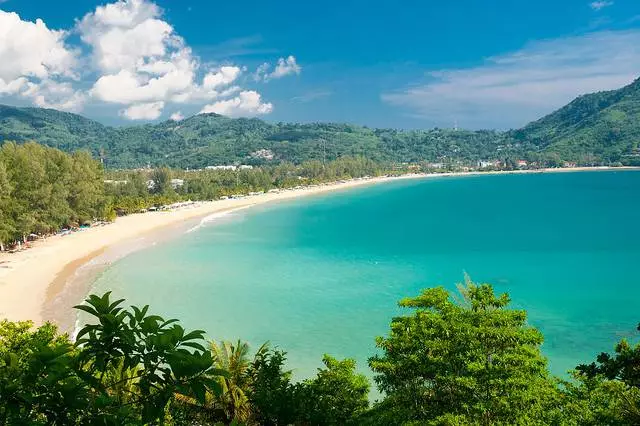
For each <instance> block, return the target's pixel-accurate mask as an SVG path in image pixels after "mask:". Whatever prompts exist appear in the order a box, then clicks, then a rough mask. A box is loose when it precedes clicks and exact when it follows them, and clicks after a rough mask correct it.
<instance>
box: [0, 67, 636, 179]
mask: <svg viewBox="0 0 640 426" xmlns="http://www.w3.org/2000/svg"><path fill="white" fill-rule="evenodd" d="M638 123H640V79H638V80H636V81H634V82H633V83H631V84H630V85H628V86H626V87H623V88H621V89H618V90H613V91H607V92H599V93H593V94H588V95H584V96H581V97H579V98H577V99H575V100H574V101H573V102H571V103H570V104H568V105H567V106H565V107H563V108H561V109H559V110H558V111H555V112H553V113H551V114H550V115H548V116H546V117H543V118H541V119H540V120H538V121H535V122H533V123H530V124H529V125H527V126H525V127H523V128H521V129H516V130H511V131H506V132H503V131H495V130H479V131H468V130H457V129H438V128H435V129H429V130H396V129H372V128H368V127H365V126H358V125H352V124H339V123H312V124H291V123H268V122H265V121H262V120H259V119H255V118H252V119H247V118H238V119H232V118H228V117H224V116H220V115H216V114H201V115H196V116H193V117H190V118H187V119H184V120H181V121H173V120H169V121H164V122H161V123H156V124H146V125H142V126H134V127H109V126H104V125H102V124H100V123H98V122H96V121H93V120H90V119H87V118H84V117H81V116H79V115H76V114H71V113H65V112H60V111H56V110H50V109H40V108H15V107H10V106H2V105H0V143H6V142H7V141H14V142H17V143H23V142H27V141H37V142H39V143H41V144H44V145H47V146H50V147H54V148H58V149H60V150H63V151H65V152H74V151H77V150H80V149H82V150H87V151H89V152H90V153H91V154H92V155H93V156H94V157H95V158H99V159H100V160H101V161H102V163H103V164H104V165H105V166H106V167H107V168H110V169H126V168H140V167H147V166H152V167H160V166H166V167H171V168H181V169H187V168H188V169H201V168H204V167H207V166H216V165H232V164H249V165H264V164H277V163H282V162H285V163H293V164H301V163H303V162H306V161H312V160H316V161H331V160H335V159H338V158H341V157H344V156H351V157H354V156H356V157H365V158H367V159H369V160H373V161H376V162H379V163H418V162H432V163H445V164H449V165H452V164H455V165H467V166H469V165H471V166H475V165H476V164H477V163H478V161H491V160H501V161H503V162H505V161H506V160H507V159H511V160H517V159H523V160H526V161H528V162H529V163H536V164H538V165H539V166H543V167H544V166H546V167H557V166H561V165H562V164H563V163H565V162H571V163H577V164H578V165H586V166H592V165H638V164H640V150H639V147H638V144H639V143H640V124H638Z"/></svg>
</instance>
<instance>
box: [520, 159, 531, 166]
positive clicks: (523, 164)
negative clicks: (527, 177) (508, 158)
mask: <svg viewBox="0 0 640 426" xmlns="http://www.w3.org/2000/svg"><path fill="white" fill-rule="evenodd" d="M528 165H529V163H527V161H526V160H518V167H527V166H528Z"/></svg>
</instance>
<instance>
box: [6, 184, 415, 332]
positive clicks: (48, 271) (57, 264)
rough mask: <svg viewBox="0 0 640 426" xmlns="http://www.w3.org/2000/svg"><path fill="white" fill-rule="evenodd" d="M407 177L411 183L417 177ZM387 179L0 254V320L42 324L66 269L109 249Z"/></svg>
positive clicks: (137, 222)
mask: <svg viewBox="0 0 640 426" xmlns="http://www.w3.org/2000/svg"><path fill="white" fill-rule="evenodd" d="M412 176H413V177H416V175H412ZM403 178H404V176H403ZM390 179H394V178H373V179H368V180H354V181H348V182H345V183H336V184H331V185H325V186H319V187H313V188H304V189H297V190H288V191H282V192H279V193H267V194H262V195H255V196H251V197H245V198H242V199H229V200H220V201H207V202H202V203H197V204H196V205H195V206H192V207H186V208H182V209H179V210H175V211H159V212H148V213H142V214H133V215H130V216H125V217H120V218H118V219H116V221H115V222H114V223H112V224H109V225H105V226H101V227H93V228H89V229H85V230H82V231H78V232H74V233H71V234H69V235H66V236H54V237H50V238H47V239H46V241H38V242H35V243H34V246H33V247H32V248H30V249H27V250H24V251H20V252H17V253H2V254H0V318H8V319H9V320H12V321H22V320H32V321H34V322H35V323H36V324H40V323H42V321H43V319H42V308H43V305H44V303H45V302H46V300H47V288H48V287H49V285H50V284H51V283H52V282H53V281H54V280H55V279H56V277H58V275H59V274H61V273H62V272H63V270H64V269H65V267H66V266H67V265H69V264H72V263H74V262H78V261H79V260H84V262H88V261H89V260H90V258H91V256H92V255H93V254H95V255H98V254H99V253H100V251H101V250H103V249H105V248H107V247H112V246H114V245H116V244H118V243H120V242H123V241H126V240H130V239H131V238H134V237H137V236H139V235H142V234H145V233H148V232H151V231H154V230H158V229H160V228H163V227H167V226H170V225H175V224H179V223H180V222H184V221H187V220H193V219H196V218H199V217H205V216H208V215H211V214H213V213H216V212H224V211H229V210H236V209H240V208H246V207H250V206H253V205H256V204H262V203H266V202H271V201H277V200H285V199H289V198H295V197H300V196H304V195H311V194H318V193H322V192H328V191H333V190H337V189H346V188H352V187H355V186H361V185H367V184H374V183H378V182H382V181H386V180H390ZM395 179H397V178H395ZM77 266H81V265H77Z"/></svg>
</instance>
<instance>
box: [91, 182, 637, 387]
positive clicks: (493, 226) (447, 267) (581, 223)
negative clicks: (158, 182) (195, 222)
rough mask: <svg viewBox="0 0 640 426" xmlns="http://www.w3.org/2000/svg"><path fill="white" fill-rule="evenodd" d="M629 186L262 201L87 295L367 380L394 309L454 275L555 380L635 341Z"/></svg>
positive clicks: (426, 188) (632, 185) (145, 253)
mask: <svg viewBox="0 0 640 426" xmlns="http://www.w3.org/2000/svg"><path fill="white" fill-rule="evenodd" d="M638 188H640V172H634V171H624V172H620V171H598V172H581V173H543V174H523V175H487V176H460V177H447V178H435V179H416V180H407V181H397V182H389V183H385V184H381V185H373V186H366V187H359V188H352V189H348V190H345V191H337V192H334V193H327V194H320V195H314V196H309V197H303V198H300V199H294V200H287V201H282V202H278V203H272V204H265V205H260V206H256V207H252V208H251V209H245V210H241V211H236V212H232V213H230V214H225V215H218V216H215V217H211V218H209V219H210V220H208V221H206V220H205V221H203V222H202V223H201V224H200V225H199V226H197V227H196V228H190V229H189V231H191V232H185V233H184V234H182V235H180V236H179V237H176V238H171V239H168V240H166V241H163V242H162V243H159V244H156V245H153V246H150V247H147V248H145V249H144V250H140V251H137V252H134V253H131V254H129V255H128V256H126V257H124V258H122V259H120V260H118V261H116V262H115V263H113V264H112V265H111V266H109V267H108V268H106V269H105V270H104V271H103V272H102V273H100V274H99V276H98V277H97V279H96V280H95V282H94V283H93V285H92V289H91V291H92V292H94V293H102V292H104V291H109V290H110V291H113V293H114V296H116V297H118V298H120V297H124V298H126V299H127V304H137V305H142V304H149V305H151V311H152V312H154V313H158V314H160V315H163V316H165V317H168V318H178V319H180V320H181V321H182V322H183V324H184V325H185V326H186V327H188V328H198V329H203V330H206V331H207V333H208V336H209V337H210V338H212V339H215V340H221V339H226V340H236V339H242V340H244V341H247V342H249V343H250V345H251V347H252V349H254V350H255V349H257V348H258V347H259V346H260V345H261V344H262V343H264V342H265V341H269V342H270V343H271V345H272V346H277V347H278V348H281V349H283V350H285V351H287V352H288V364H287V366H288V368H292V369H294V373H295V374H296V377H297V378H305V377H309V376H311V375H313V374H314V373H315V369H316V368H317V367H320V366H321V359H322V355H323V354H324V353H328V354H330V355H333V356H336V357H339V358H343V357H349V358H355V359H356V360H357V362H358V367H359V369H360V371H363V372H365V373H367V372H368V371H369V370H368V367H367V364H366V361H367V358H368V357H369V356H371V355H373V354H374V353H375V342H374V340H375V337H376V336H381V335H386V333H387V332H388V330H389V323H390V321H391V319H392V318H393V316H396V315H399V314H402V313H403V310H401V309H400V308H398V307H397V302H398V301H399V300H400V299H402V298H404V297H411V296H415V295H417V294H419V293H420V291H421V290H422V289H425V288H429V287H434V286H440V285H442V286H444V287H446V288H449V289H452V290H455V285H456V283H459V282H462V281H463V280H464V276H465V274H468V275H469V276H470V277H471V279H472V280H474V281H475V282H478V283H483V282H487V283H491V284H493V285H494V288H495V290H496V292H497V293H502V292H507V293H509V295H510V296H511V299H512V304H511V307H513V308H517V309H526V310H527V312H528V319H529V323H530V324H532V325H533V326H536V327H538V328H539V329H540V330H541V331H542V332H543V334H544V336H545V343H544V345H543V352H544V354H545V355H546V356H547V357H548V359H549V363H550V368H551V371H552V372H553V373H555V374H558V375H563V374H565V373H566V371H567V370H569V369H571V368H573V367H575V366H576V365H577V364H578V363H581V362H587V361H592V360H594V359H595V357H596V355H597V354H598V353H600V352H603V351H611V350H612V348H613V345H614V344H615V343H616V342H617V341H619V340H620V338H622V337H629V338H634V336H635V328H636V325H637V323H638V322H639V321H640V317H638V316H637V312H638V307H639V304H640V303H638V302H637V301H638V300H640V298H639V297H638V296H640V286H639V285H638V284H639V279H638V278H637V276H636V274H635V268H634V266H635V262H636V261H637V259H638V256H639V255H640V227H638V214H637V212H638V211H639V208H640V199H638V197H637V195H638ZM406 313H409V311H406Z"/></svg>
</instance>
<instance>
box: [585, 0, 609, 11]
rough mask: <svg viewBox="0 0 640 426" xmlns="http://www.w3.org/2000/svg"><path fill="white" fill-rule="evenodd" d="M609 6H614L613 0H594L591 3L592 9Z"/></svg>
mask: <svg viewBox="0 0 640 426" xmlns="http://www.w3.org/2000/svg"><path fill="white" fill-rule="evenodd" d="M609 6H613V2H612V1H594V2H591V3H589V7H591V9H593V10H601V9H604V8H605V7H609Z"/></svg>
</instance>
